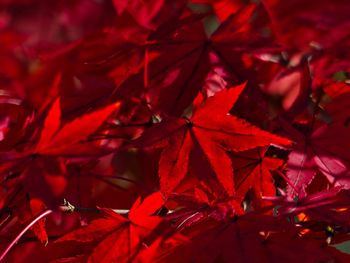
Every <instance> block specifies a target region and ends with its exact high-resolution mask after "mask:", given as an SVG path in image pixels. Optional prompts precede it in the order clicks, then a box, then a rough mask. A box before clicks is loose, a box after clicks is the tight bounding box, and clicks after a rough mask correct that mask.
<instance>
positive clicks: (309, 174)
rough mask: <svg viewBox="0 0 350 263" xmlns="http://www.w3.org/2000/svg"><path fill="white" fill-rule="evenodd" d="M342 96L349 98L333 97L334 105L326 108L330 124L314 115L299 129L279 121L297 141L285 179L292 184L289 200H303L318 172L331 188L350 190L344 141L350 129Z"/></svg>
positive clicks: (289, 188) (349, 161)
mask: <svg viewBox="0 0 350 263" xmlns="http://www.w3.org/2000/svg"><path fill="white" fill-rule="evenodd" d="M344 96H345V97H347V96H348V95H346V94H345V95H344V94H343V95H342V96H339V97H336V98H335V99H334V102H335V103H336V104H335V105H337V106H336V107H334V106H331V107H329V108H328V112H329V113H330V114H331V118H332V121H331V122H330V123H324V122H321V121H318V120H317V119H316V116H313V120H312V121H310V122H309V123H308V124H307V125H302V126H301V127H300V128H303V129H300V130H298V129H296V128H294V127H293V126H292V125H290V124H289V123H287V122H285V121H283V120H282V121H281V123H282V125H283V127H284V128H285V129H286V131H287V132H288V133H289V135H290V137H291V138H292V139H293V141H295V142H296V143H295V145H294V146H293V150H292V152H291V153H290V154H289V157H288V163H287V165H288V170H287V176H288V178H289V179H290V181H291V182H292V184H293V186H289V187H288V193H289V195H290V196H291V197H293V196H299V197H304V196H305V195H306V194H307V192H306V187H307V186H308V185H309V184H310V183H311V182H312V180H313V178H314V177H315V175H316V172H317V171H319V172H321V174H323V175H324V176H325V177H326V178H327V180H328V181H329V183H330V184H331V185H333V186H343V187H345V188H349V174H348V173H349V167H350V157H349V151H348V150H347V149H348V148H349V147H350V144H349V140H348V139H347V137H348V133H349V127H348V126H347V125H346V120H347V117H348V116H349V112H348V111H347V110H344V100H343V98H344ZM337 102H338V103H337ZM340 108H341V109H342V110H341V111H340V110H339V109H340ZM326 109H327V108H326ZM315 114H316V113H315Z"/></svg>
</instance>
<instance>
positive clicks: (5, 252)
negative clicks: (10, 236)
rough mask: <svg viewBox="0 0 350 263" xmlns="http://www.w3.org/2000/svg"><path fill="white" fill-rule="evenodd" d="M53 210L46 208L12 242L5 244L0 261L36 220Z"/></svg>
mask: <svg viewBox="0 0 350 263" xmlns="http://www.w3.org/2000/svg"><path fill="white" fill-rule="evenodd" d="M52 212H53V211H52V210H46V211H45V212H43V213H42V214H40V215H39V216H37V217H36V218H35V219H34V220H33V221H32V222H30V223H29V224H28V225H27V226H26V227H25V228H24V229H23V230H22V231H21V232H20V233H19V234H18V235H17V236H16V238H15V239H14V240H12V242H11V243H10V244H9V245H8V246H7V248H6V249H5V251H4V252H3V253H2V254H1V256H0V261H2V260H3V259H4V257H5V256H6V255H7V253H8V252H9V251H10V250H11V248H12V247H13V246H14V245H15V244H16V243H17V242H18V240H19V239H20V238H21V237H22V236H23V235H24V234H25V233H26V232H27V231H28V229H29V228H31V227H32V226H33V225H35V223H36V222H38V221H39V220H40V219H42V218H44V217H46V216H48V215H49V214H51V213H52Z"/></svg>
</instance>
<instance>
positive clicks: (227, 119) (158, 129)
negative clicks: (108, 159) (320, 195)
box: [136, 84, 290, 195]
mask: <svg viewBox="0 0 350 263" xmlns="http://www.w3.org/2000/svg"><path fill="white" fill-rule="evenodd" d="M244 87H245V84H242V85H240V86H237V87H235V88H231V89H228V90H224V91H221V92H219V93H217V94H216V95H215V96H213V97H210V98H208V99H207V100H206V101H205V102H204V103H202V102H203V98H202V97H201V96H198V97H197V99H196V101H195V102H194V107H195V108H194V110H193V115H192V117H191V118H189V119H186V118H181V119H180V118H177V119H169V120H164V121H163V122H161V123H160V124H159V125H155V126H154V127H152V128H150V129H148V130H146V131H145V133H144V134H143V136H142V137H141V138H140V139H139V140H138V142H136V143H137V144H138V145H139V146H142V147H159V146H160V147H163V148H164V149H163V151H162V154H161V157H160V161H159V177H160V187H161V189H162V191H163V192H164V193H167V194H169V193H171V192H172V190H173V189H174V188H175V187H176V186H177V185H178V184H179V183H180V182H181V181H182V180H183V178H184V177H185V176H186V174H187V171H188V166H189V165H191V158H190V156H191V152H194V150H197V151H199V152H201V153H202V154H203V156H205V159H206V161H207V162H208V164H209V166H210V168H211V170H212V171H213V172H214V174H215V176H216V178H217V180H218V181H219V182H220V184H221V186H222V187H223V189H225V190H226V192H227V193H228V194H230V195H232V194H233V193H234V188H235V186H234V179H233V168H232V165H231V161H230V159H229V157H228V155H227V154H226V151H228V150H232V151H244V150H248V149H252V148H256V147H259V146H266V145H270V144H284V145H287V144H290V141H289V140H287V139H284V138H282V137H279V136H277V135H274V134H271V133H269V132H266V131H263V130H261V129H260V128H258V127H255V126H253V125H251V124H249V123H247V122H245V121H243V120H241V119H239V118H237V117H235V116H232V115H228V114H227V113H228V112H229V110H230V109H231V108H232V107H233V105H234V104H235V102H236V101H237V99H238V97H239V95H240V93H241V92H242V90H243V89H244ZM196 176H199V177H200V176H201V175H200V174H197V175H196ZM202 179H204V178H202Z"/></svg>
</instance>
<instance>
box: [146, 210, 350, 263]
mask: <svg viewBox="0 0 350 263" xmlns="http://www.w3.org/2000/svg"><path fill="white" fill-rule="evenodd" d="M183 235H184V236H185V237H187V240H184V241H183V242H177V243H175V242H174V241H173V240H172V239H169V241H170V242H169V243H167V240H165V241H164V242H163V244H157V245H158V246H159V247H158V251H160V253H156V255H153V256H154V258H152V260H153V261H154V262H208V263H211V262H232V261H233V260H234V262H242V263H243V262H282V261H284V262H295V261H307V262H321V261H323V260H340V262H342V261H341V260H344V259H348V258H349V257H350V256H349V255H347V254H345V253H341V252H340V251H337V250H336V249H335V248H333V247H328V246H324V244H323V242H322V241H317V240H308V239H303V238H301V237H299V236H298V228H296V227H295V226H294V225H293V224H290V223H288V222H287V221H285V220H280V219H276V218H274V217H269V216H265V215H261V214H260V215H259V214H254V213H249V214H246V215H244V216H241V217H236V218H231V219H229V218H227V219H225V220H218V221H216V222H215V221H214V220H213V221H212V220H207V221H202V222H199V223H198V224H196V225H193V226H192V227H191V228H190V229H186V230H185V231H183ZM203 251H206V253H203ZM294 251H298V252H299V253H294Z"/></svg>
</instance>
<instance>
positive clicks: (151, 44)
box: [118, 4, 271, 116]
mask: <svg viewBox="0 0 350 263" xmlns="http://www.w3.org/2000/svg"><path fill="white" fill-rule="evenodd" d="M254 16H256V17H257V18H256V19H254V18H253V17H254ZM207 17H208V14H206V13H205V14H193V12H189V11H188V10H185V12H184V13H183V15H182V16H181V17H180V19H179V20H174V21H170V22H169V23H166V24H165V25H164V26H162V27H160V28H158V30H156V31H155V32H154V33H152V34H150V35H149V37H148V39H147V41H143V42H141V43H140V44H139V45H138V46H136V47H132V48H133V49H134V50H135V49H140V47H141V49H140V51H139V52H140V54H141V56H143V57H144V60H145V64H146V65H147V67H145V68H144V70H143V71H142V72H140V73H139V74H138V75H136V76H135V77H134V78H130V79H129V81H126V82H124V84H123V85H122V86H121V87H119V88H118V91H119V94H120V93H121V94H124V93H130V87H136V88H137V87H138V88H142V87H145V88H146V90H145V89H142V90H141V91H138V92H139V93H140V92H142V93H143V92H146V95H147V98H148V100H149V102H150V103H151V105H152V107H153V108H154V110H155V111H159V112H160V113H162V114H164V113H165V114H168V115H173V116H179V115H181V114H182V113H183V111H184V109H186V108H187V107H188V106H189V105H190V104H191V102H192V101H193V99H194V98H195V96H196V95H197V93H198V91H200V90H201V88H203V86H204V85H203V84H204V81H205V79H206V77H207V75H208V73H209V72H210V71H211V70H212V69H213V68H214V67H215V66H218V65H219V66H220V67H221V68H222V69H223V70H221V71H219V72H220V75H221V76H222V77H225V78H226V79H227V78H228V79H229V85H236V84H238V83H240V82H242V81H244V80H246V79H249V78H251V77H252V75H253V74H252V72H251V69H247V67H246V66H245V63H244V61H243V60H244V59H243V56H244V55H246V56H250V55H252V56H253V55H254V54H255V53H259V52H263V51H262V50H264V48H267V47H269V48H271V47H270V46H269V43H270V42H269V41H270V36H262V34H260V32H259V30H258V28H261V27H264V26H265V25H266V24H268V19H267V18H266V14H265V11H264V9H263V6H262V5H258V6H257V5H255V4H249V5H247V4H246V5H244V6H242V7H241V8H240V9H239V11H238V12H236V13H235V14H232V15H231V16H230V17H228V18H227V19H225V21H223V22H222V23H221V24H220V26H219V27H218V28H217V29H216V30H215V32H214V33H212V34H209V36H208V34H207V33H206V32H205V28H204V27H203V19H205V18H207ZM247 21H248V23H247ZM146 51H147V52H146ZM147 53H150V54H152V53H157V54H158V56H157V57H156V58H155V59H153V60H152V61H149V62H147V63H146V60H147V56H146V55H145V54H147ZM146 73H147V74H146ZM145 74H146V76H145ZM227 76H229V77H227ZM145 77H146V81H145ZM145 83H146V84H145ZM134 92H136V91H134ZM169 94H172V95H171V96H169Z"/></svg>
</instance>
